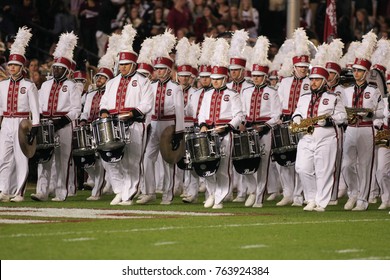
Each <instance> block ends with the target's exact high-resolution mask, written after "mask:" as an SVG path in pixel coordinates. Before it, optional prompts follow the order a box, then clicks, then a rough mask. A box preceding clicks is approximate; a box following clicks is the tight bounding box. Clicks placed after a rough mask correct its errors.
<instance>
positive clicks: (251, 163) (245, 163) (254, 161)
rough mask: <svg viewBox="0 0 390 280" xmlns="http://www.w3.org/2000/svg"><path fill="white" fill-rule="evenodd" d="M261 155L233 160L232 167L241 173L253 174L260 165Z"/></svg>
mask: <svg viewBox="0 0 390 280" xmlns="http://www.w3.org/2000/svg"><path fill="white" fill-rule="evenodd" d="M260 161H261V157H255V158H248V159H241V160H233V166H234V169H236V171H237V173H239V174H243V175H249V174H253V173H255V172H256V171H257V169H258V168H259V166H260Z"/></svg>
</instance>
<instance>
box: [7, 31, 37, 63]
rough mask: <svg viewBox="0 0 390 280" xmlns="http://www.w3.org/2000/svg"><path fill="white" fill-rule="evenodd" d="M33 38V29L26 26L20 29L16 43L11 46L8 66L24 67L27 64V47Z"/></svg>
mask: <svg viewBox="0 0 390 280" xmlns="http://www.w3.org/2000/svg"><path fill="white" fill-rule="evenodd" d="M31 37H32V34H31V29H29V28H27V27H26V26H23V27H20V28H19V30H18V33H17V34H16V37H15V40H14V43H13V44H12V45H11V49H10V54H9V58H8V64H18V65H21V66H24V64H25V63H26V57H25V56H24V54H25V52H26V47H27V46H28V42H29V41H30V39H31Z"/></svg>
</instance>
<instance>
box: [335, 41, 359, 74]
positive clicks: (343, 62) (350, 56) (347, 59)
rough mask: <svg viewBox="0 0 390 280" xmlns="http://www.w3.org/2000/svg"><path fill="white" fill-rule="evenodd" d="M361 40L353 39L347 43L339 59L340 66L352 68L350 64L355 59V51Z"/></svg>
mask: <svg viewBox="0 0 390 280" xmlns="http://www.w3.org/2000/svg"><path fill="white" fill-rule="evenodd" d="M361 44H362V43H361V42H358V41H354V42H351V43H350V44H349V47H348V50H347V52H346V53H345V54H344V55H343V57H342V58H341V59H340V63H339V64H340V66H341V68H352V65H353V63H354V61H355V52H356V50H357V49H358V48H360V46H361Z"/></svg>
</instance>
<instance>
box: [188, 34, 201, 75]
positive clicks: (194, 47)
mask: <svg viewBox="0 0 390 280" xmlns="http://www.w3.org/2000/svg"><path fill="white" fill-rule="evenodd" d="M188 56H189V63H190V65H191V76H192V77H193V78H196V77H198V62H199V57H200V45H199V44H196V43H195V42H192V43H191V44H190V52H189V54H188Z"/></svg>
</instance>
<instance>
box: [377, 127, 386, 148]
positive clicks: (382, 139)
mask: <svg viewBox="0 0 390 280" xmlns="http://www.w3.org/2000/svg"><path fill="white" fill-rule="evenodd" d="M375 145H378V146H380V147H385V148H387V149H390V130H389V129H384V130H380V131H378V132H377V134H376V135H375Z"/></svg>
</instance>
